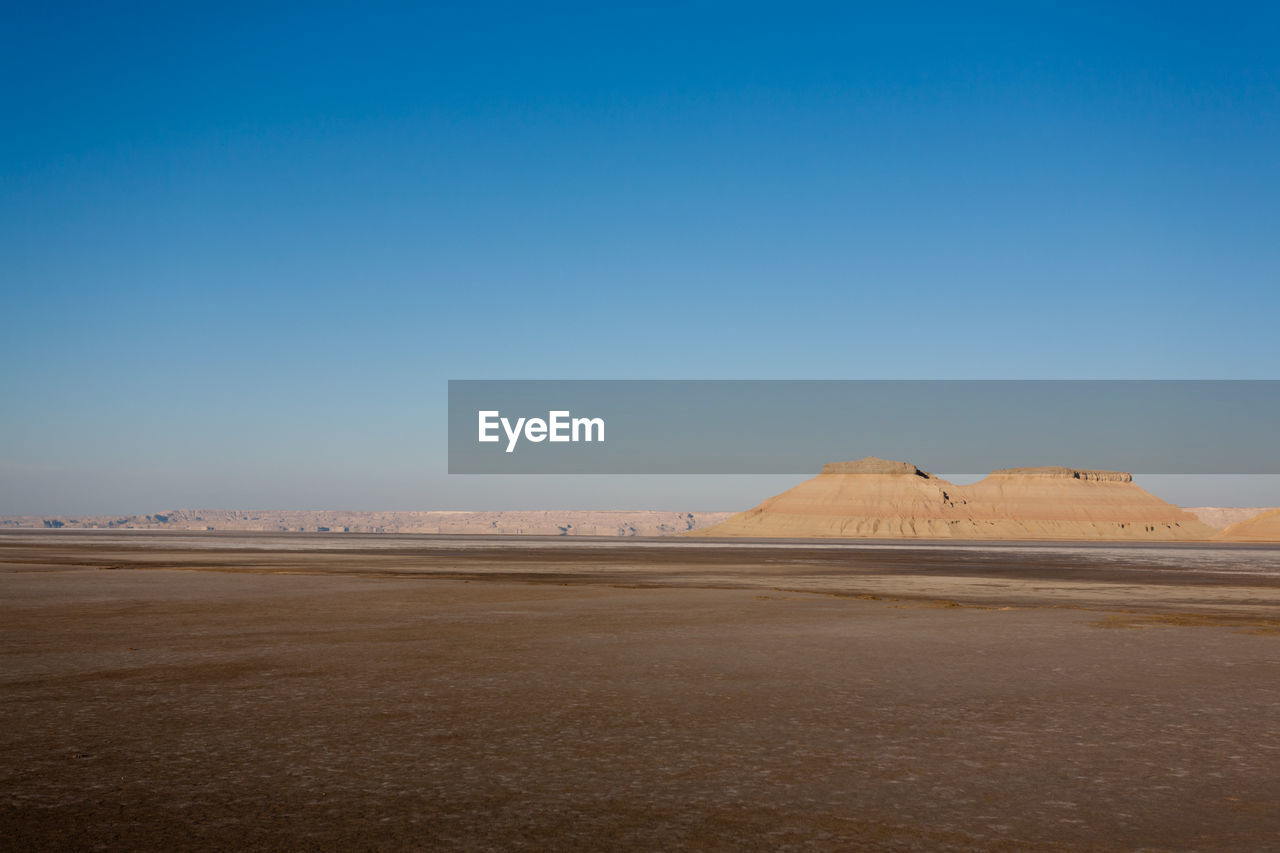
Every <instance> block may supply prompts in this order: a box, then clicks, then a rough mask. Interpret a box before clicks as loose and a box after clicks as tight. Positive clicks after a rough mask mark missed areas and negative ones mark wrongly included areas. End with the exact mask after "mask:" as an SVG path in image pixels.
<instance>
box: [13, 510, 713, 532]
mask: <svg viewBox="0 0 1280 853" xmlns="http://www.w3.org/2000/svg"><path fill="white" fill-rule="evenodd" d="M730 515H731V513H727V512H663V511H659V510H545V511H543V510H506V511H494V512H449V511H435V512H428V511H421V512H418V511H385V512H357V511H345V510H230V509H177V510H170V511H168V512H157V513H152V514H149V515H97V516H83V515H82V516H40V515H28V516H7V517H0V530H5V529H15V528H28V529H29V528H41V529H75V530H183V531H190V530H203V531H209V530H239V531H267V532H277V533H283V532H292V533H300V532H309V533H331V534H340V533H440V534H458V535H465V536H471V535H476V534H524V535H534V536H672V535H675V534H676V533H684V532H687V531H690V530H696V529H698V528H699V527H703V526H706V525H709V524H715V523H716V522H718V521H723V520H724V519H726V518H728V517H729V516H730Z"/></svg>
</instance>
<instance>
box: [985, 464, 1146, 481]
mask: <svg viewBox="0 0 1280 853" xmlns="http://www.w3.org/2000/svg"><path fill="white" fill-rule="evenodd" d="M989 476H991V477H1037V478H1045V479H1053V480H1093V481H1095V482H1100V483H1132V482H1133V475H1132V474H1129V473H1127V472H1125V471H1091V470H1088V469H1085V468H1064V467H1063V466H1061V465H1043V466H1040V467H1036V468H998V469H996V470H995V471H992V472H991V474H990V475H989Z"/></svg>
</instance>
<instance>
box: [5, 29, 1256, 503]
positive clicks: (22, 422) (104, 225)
mask: <svg viewBox="0 0 1280 853" xmlns="http://www.w3.org/2000/svg"><path fill="white" fill-rule="evenodd" d="M473 5H475V4H458V5H457V7H455V8H448V9H435V10H430V9H421V8H416V7H415V6H406V7H404V8H396V7H390V6H384V7H381V9H380V10H376V11H373V12H370V11H369V7H367V6H365V5H351V6H345V7H344V6H324V7H313V6H307V7H303V6H298V7H296V8H288V7H285V6H277V7H274V8H272V9H268V10H263V9H262V8H259V4H217V5H212V4H211V5H209V6H207V7H204V8H190V7H188V4H168V3H166V4H154V5H148V4H121V5H116V4H84V5H83V6H72V5H66V6H64V5H59V4H26V5H23V6H14V5H11V6H10V8H9V9H8V10H7V11H6V13H5V23H4V25H3V26H2V27H0V71H2V73H3V79H4V84H3V86H2V87H0V98H2V100H0V124H2V129H3V132H2V133H0V186H2V189H0V291H2V292H0V295H2V297H3V302H2V304H0V359H2V366H3V371H0V513H25V512H30V513H55V512H70V513H90V512H133V511H144V512H147V511H152V510H156V509H163V508H169V507H177V506H224V507H250V506H255V507H270V506H274V507H285V506H287V507H300V508H302V507H349V508H367V509H373V508H422V509H433V508H441V509H443V508H451V509H452V508H459V509H465V508H503V507H508V506H510V507H528V506H548V507H553V506H560V507H572V506H583V507H590V506H655V507H664V508H673V509H674V508H682V509H683V508H719V507H725V508H738V507H740V506H743V505H749V504H751V503H754V502H755V500H756V499H757V498H759V497H760V496H761V495H760V493H759V492H758V491H757V490H756V488H757V486H759V485H760V484H759V483H746V482H744V481H742V480H737V479H734V478H728V479H722V480H715V481H713V480H706V481H697V482H694V481H667V480H662V479H656V478H643V477H641V478H622V479H618V480H613V481H610V482H607V483H605V482H600V481H590V482H584V481H575V480H567V479H566V480H560V479H555V478H531V479H532V480H535V481H536V482H524V481H521V482H514V481H508V480H501V479H496V478H457V477H455V478H450V477H448V476H446V475H445V474H444V470H445V443H444V424H445V418H444V404H445V381H446V380H447V379H449V378H635V377H645V378H792V377H794V378H900V377H919V378H950V377H963V378H1024V377H1027V378H1057V377H1072V378H1113V377H1116V378H1120V377H1123V378H1276V377H1277V366H1278V362H1280V335H1278V334H1277V322H1276V321H1277V318H1278V317H1280V154H1278V153H1277V152H1280V48H1278V47H1277V45H1280V7H1277V6H1276V5H1275V4H1256V5H1253V4H1231V5H1229V6H1228V7H1227V8H1215V7H1213V6H1211V5H1206V4H1195V5H1191V4H1187V5H1185V6H1181V5H1177V4H1163V3H1151V4H1144V5H1117V4H1112V3H1106V4H1097V5H1096V6H1093V7H1088V6H1083V5H1074V6H1072V7H1070V8H1063V7H1060V6H1057V5H1053V4H1047V3H1010V4H1007V5H987V6H981V7H972V8H967V9H963V10H962V9H958V8H957V7H956V4H938V5H929V4H920V5H906V4H902V5H899V4H877V5H876V6H874V7H872V6H867V7H865V8H861V9H859V8H854V9H849V8H841V7H820V6H798V5H795V4H785V5H782V4H780V5H779V6H777V7H774V8H769V7H753V6H747V5H743V4H740V3H739V4H722V5H710V4H694V5H682V4H650V5H646V6H645V7H643V8H635V9H624V10H616V9H615V10H607V11H601V10H597V9H590V8H587V7H586V6H585V5H584V6H557V7H556V8H555V9H554V10H553V11H547V10H546V9H537V11H532V10H533V9H534V8H535V5H541V4H529V6H527V7H524V8H519V7H511V8H504V7H498V6H492V7H488V8H486V9H483V10H481V9H475V8H471V7H472V6H473ZM864 450H865V452H868V453H870V452H874V449H873V448H850V456H861V455H863V451H864ZM1052 461H1056V460H1046V462H1052ZM1064 461H1065V460H1064ZM1250 488H1252V489H1253V491H1252V493H1249V494H1247V495H1246V496H1244V497H1242V498H1241V499H1240V502H1247V501H1250V500H1253V501H1261V502H1271V503H1280V489H1276V488H1275V487H1274V486H1266V487H1260V486H1256V485H1255V486H1253V487H1250ZM1260 488H1261V489H1262V491H1259V489H1260ZM1267 489H1270V490H1271V491H1270V492H1267V491H1266V490H1267ZM1244 491H1245V492H1246V493H1248V492H1249V489H1245V490H1244ZM1170 496H1171V497H1173V498H1175V499H1180V500H1183V501H1184V502H1194V501H1197V499H1202V500H1206V501H1214V502H1221V500H1222V499H1223V498H1226V497H1228V496H1227V495H1226V494H1225V493H1223V492H1222V491H1221V489H1219V491H1217V492H1214V491H1213V490H1212V489H1211V490H1209V491H1208V492H1199V493H1196V492H1195V491H1194V490H1192V491H1190V492H1180V493H1177V494H1173V495H1170Z"/></svg>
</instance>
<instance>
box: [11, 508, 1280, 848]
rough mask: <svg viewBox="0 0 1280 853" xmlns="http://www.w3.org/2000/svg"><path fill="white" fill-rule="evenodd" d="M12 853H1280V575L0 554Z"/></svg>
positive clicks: (942, 560) (952, 549) (748, 556)
mask: <svg viewBox="0 0 1280 853" xmlns="http://www.w3.org/2000/svg"><path fill="white" fill-rule="evenodd" d="M0 654H2V655H3V662H4V663H3V668H2V671H0V675H2V677H3V687H4V689H3V694H2V696H3V698H2V700H0V701H2V703H3V704H2V705H0V707H2V708H3V717H2V718H0V721H2V722H3V726H0V758H2V759H3V760H0V776H2V777H3V785H2V787H0V791H2V792H3V797H0V847H3V848H4V849H33V848H34V849H177V848H185V849H244V848H258V849H262V848H271V849H428V848H437V849H439V848H459V849H493V850H511V849H582V850H600V849H647V850H674V849H696V850H702V849H724V850H738V849H759V850H774V849H789V848H790V849H837V848H838V849H850V848H854V849H874V850H880V849H883V850H937V849H950V850H986V849H998V850H999V849H1005V850H1097V849H1104V850H1107V849H1117V850H1120V849H1135V848H1142V849H1169V850H1185V849H1212V850H1263V849H1277V848H1280V809H1277V808H1276V805H1275V804H1276V803H1277V802H1280V550H1278V549H1276V548H1265V547H1256V546H1255V547H1250V546H1234V547H1205V546H1176V545H1170V546H1162V547H1152V546H1115V545H1108V546H1064V545H1028V544H1019V545H1016V546H1015V545H994V546H989V545H978V544H957V543H949V544H946V545H930V544H927V543H913V544H911V545H902V544H896V545H894V544H886V543H859V544H857V545H848V546H846V545H814V544H810V543H769V544H763V543H742V542H734V543H715V542H705V541H703V542H697V543H680V542H670V541H663V542H653V541H651V542H603V541H598V542H592V541H589V540H575V541H570V542H565V541H563V540H555V539H552V540H541V539H512V540H502V541H497V542H495V541H494V540H484V541H479V542H477V541H468V540H457V539H433V538H430V537H350V538H349V539H344V541H343V543H342V547H340V548H338V547H334V546H333V542H332V538H326V537H323V536H300V535H297V536H266V535H264V536H245V535H218V534H210V535H207V536H174V535H165V534H132V535H121V534H109V535H94V534H92V533H79V534H66V533H64V532H61V531H59V532H52V533H48V534H21V535H19V534H9V533H3V534H0Z"/></svg>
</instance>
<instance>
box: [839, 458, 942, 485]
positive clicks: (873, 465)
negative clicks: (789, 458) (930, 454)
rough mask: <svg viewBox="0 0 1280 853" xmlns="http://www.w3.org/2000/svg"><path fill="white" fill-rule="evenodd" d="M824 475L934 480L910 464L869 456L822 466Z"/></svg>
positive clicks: (928, 474)
mask: <svg viewBox="0 0 1280 853" xmlns="http://www.w3.org/2000/svg"><path fill="white" fill-rule="evenodd" d="M822 473H823V474H889V475H897V476H903V477H923V478H924V479H926V480H931V479H934V476H933V475H932V474H930V473H929V472H928V471H921V470H920V469H919V468H917V467H916V466H914V465H912V464H911V463H910V462H894V461H893V460H892V459H881V458H879V457H878V456H867V457H864V458H862V459H858V460H856V461H853V462H828V463H827V464H826V465H823V466H822Z"/></svg>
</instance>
